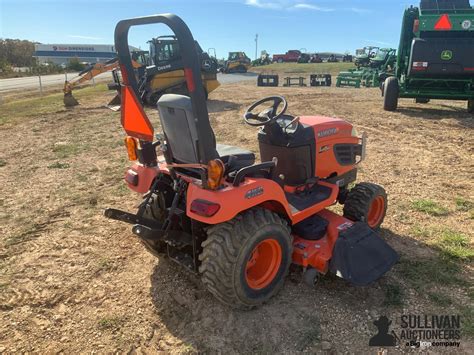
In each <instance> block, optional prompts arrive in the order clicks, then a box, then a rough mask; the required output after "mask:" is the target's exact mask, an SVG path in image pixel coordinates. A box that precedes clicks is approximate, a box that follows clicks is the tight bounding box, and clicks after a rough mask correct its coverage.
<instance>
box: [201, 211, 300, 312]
mask: <svg viewBox="0 0 474 355" xmlns="http://www.w3.org/2000/svg"><path fill="white" fill-rule="evenodd" d="M207 234H208V237H207V239H206V240H205V241H204V242H203V243H202V247H203V251H202V253H201V255H200V256H199V259H200V260H201V262H202V263H201V266H200V268H199V271H200V273H201V274H202V282H203V283H204V284H205V285H206V287H207V288H208V290H209V291H210V292H211V293H212V294H213V295H214V296H215V297H216V298H217V299H218V300H219V301H221V302H222V303H224V304H227V305H229V306H231V307H233V308H239V309H245V310H248V309H251V308H254V307H256V306H259V305H261V304H263V303H264V302H266V301H268V300H269V299H270V298H271V297H273V296H274V295H275V294H277V293H278V291H279V290H280V288H281V287H282V286H283V283H284V280H285V277H286V275H287V274H288V270H289V267H290V264H291V260H292V258H291V257H292V252H293V243H292V237H291V234H290V229H289V228H288V226H287V223H286V221H285V220H283V219H281V218H280V217H279V216H278V215H276V214H275V213H272V212H270V211H268V210H265V209H260V208H255V209H251V210H249V211H246V212H244V213H242V214H240V215H238V216H237V217H235V218H234V219H232V220H230V221H228V222H225V223H221V224H219V225H216V226H213V227H211V228H210V229H209V230H208V232H207Z"/></svg>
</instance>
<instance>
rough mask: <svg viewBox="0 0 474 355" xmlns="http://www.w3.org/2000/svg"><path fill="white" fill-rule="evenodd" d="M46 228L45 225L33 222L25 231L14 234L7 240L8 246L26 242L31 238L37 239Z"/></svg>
mask: <svg viewBox="0 0 474 355" xmlns="http://www.w3.org/2000/svg"><path fill="white" fill-rule="evenodd" d="M44 229H45V227H44V226H42V225H39V224H33V225H31V226H29V227H28V228H27V229H26V230H25V231H24V232H22V233H19V234H16V235H13V236H11V237H9V238H7V239H6V240H5V246H6V247H12V246H14V245H18V244H22V243H26V242H28V241H30V240H33V239H35V238H36V237H38V236H39V234H40V232H41V231H43V230H44Z"/></svg>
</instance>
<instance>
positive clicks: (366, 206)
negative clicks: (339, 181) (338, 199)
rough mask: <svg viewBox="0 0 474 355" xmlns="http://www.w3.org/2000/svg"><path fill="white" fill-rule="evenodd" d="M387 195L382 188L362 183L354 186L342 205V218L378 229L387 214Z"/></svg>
mask: <svg viewBox="0 0 474 355" xmlns="http://www.w3.org/2000/svg"><path fill="white" fill-rule="evenodd" d="M387 204H388V201H387V193H386V192H385V189H384V188H383V187H382V186H379V185H376V184H371V183H368V182H362V183H360V184H357V185H356V186H354V187H353V188H352V189H351V190H350V191H349V193H348V194H347V198H346V200H345V203H344V209H343V211H344V217H346V218H348V219H350V220H352V221H355V222H359V221H360V222H366V223H367V224H368V225H369V227H370V228H372V229H378V228H379V227H380V225H381V224H382V222H383V220H384V218H385V214H386V213H387Z"/></svg>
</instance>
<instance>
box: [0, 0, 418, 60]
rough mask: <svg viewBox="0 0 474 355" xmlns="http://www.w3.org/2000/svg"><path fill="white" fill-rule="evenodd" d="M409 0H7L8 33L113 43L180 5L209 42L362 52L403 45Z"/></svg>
mask: <svg viewBox="0 0 474 355" xmlns="http://www.w3.org/2000/svg"><path fill="white" fill-rule="evenodd" d="M417 3H418V1H415V0H412V1H410V0H406V1H396V0H352V1H343V0H95V1H94V0H92V1H86V0H68V1H64V0H0V38H19V39H27V40H31V41H36V42H41V43H46V44H47V43H50V44H52V43H56V44H57V43H65V44H69V43H74V44H113V33H114V28H115V24H116V23H117V22H118V21H119V20H121V19H125V18H131V17H138V16H146V15H152V14H158V13H169V12H171V13H175V14H176V15H178V16H180V17H181V18H182V19H183V20H184V21H185V22H186V23H187V24H188V26H189V28H190V29H191V32H192V33H193V35H194V38H195V39H196V40H198V42H199V43H200V44H201V47H202V48H203V49H204V50H208V49H209V48H215V49H216V52H217V56H218V57H219V58H222V57H226V56H227V53H228V52H229V51H241V50H242V51H245V52H246V53H247V55H248V56H249V57H251V58H252V59H253V58H254V57H255V35H256V34H258V52H259V53H260V51H261V50H267V51H268V52H269V53H270V54H276V53H284V52H286V50H289V49H304V50H306V51H308V52H325V51H331V52H338V53H344V52H346V51H349V52H351V53H352V52H354V51H355V49H356V48H361V47H364V46H368V45H377V46H382V47H393V48H397V47H398V40H399V34H400V27H401V21H402V15H403V10H404V9H405V8H406V7H407V6H409V5H410V4H414V5H416V4H417ZM169 33H170V32H169V30H168V29H167V28H165V27H164V26H163V25H152V26H147V27H144V26H142V27H140V28H137V29H132V30H131V32H130V38H129V43H130V44H131V45H133V46H136V47H141V48H142V49H146V48H147V47H148V45H147V44H146V42H147V40H148V39H150V38H152V37H157V36H159V35H165V34H169Z"/></svg>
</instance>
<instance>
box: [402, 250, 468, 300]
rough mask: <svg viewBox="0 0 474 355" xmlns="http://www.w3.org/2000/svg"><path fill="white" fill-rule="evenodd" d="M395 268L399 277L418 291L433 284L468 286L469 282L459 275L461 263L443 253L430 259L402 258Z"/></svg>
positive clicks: (421, 291) (422, 290)
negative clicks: (444, 255)
mask: <svg viewBox="0 0 474 355" xmlns="http://www.w3.org/2000/svg"><path fill="white" fill-rule="evenodd" d="M397 270H398V273H399V274H400V275H401V277H402V278H403V279H404V280H406V281H407V282H408V283H409V284H410V285H411V286H412V287H413V288H414V289H415V290H417V291H418V292H420V293H423V292H424V290H425V288H427V287H428V288H429V287H431V286H434V285H436V286H459V287H468V286H469V282H468V281H466V280H465V279H463V278H462V277H461V276H460V274H461V271H462V268H461V265H460V264H459V263H457V262H455V261H454V260H451V259H449V258H445V257H443V255H440V256H438V257H434V258H430V259H416V260H414V259H407V258H402V259H401V260H400V263H399V264H398V266H397Z"/></svg>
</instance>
